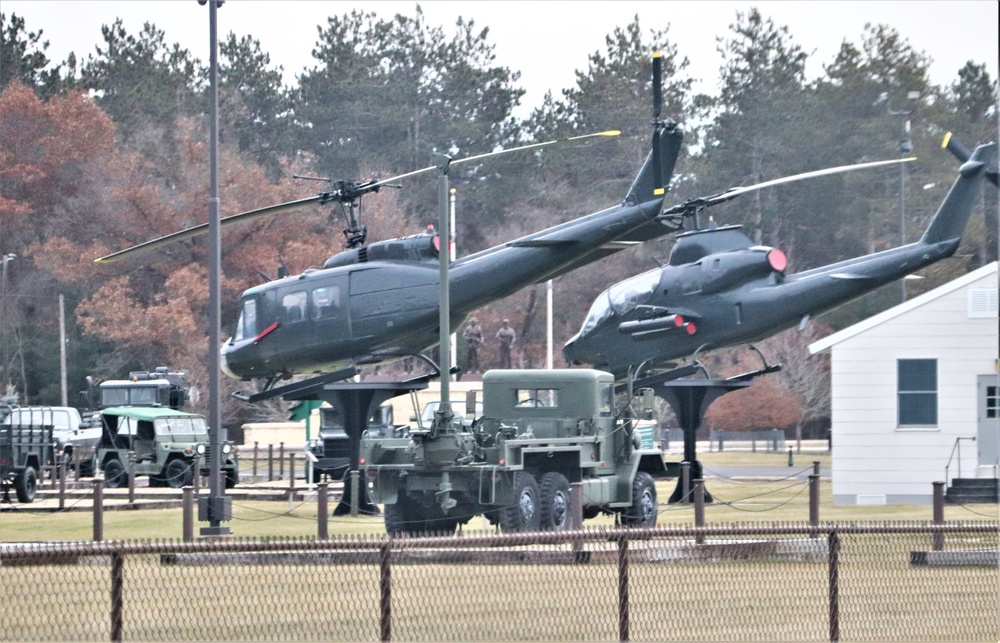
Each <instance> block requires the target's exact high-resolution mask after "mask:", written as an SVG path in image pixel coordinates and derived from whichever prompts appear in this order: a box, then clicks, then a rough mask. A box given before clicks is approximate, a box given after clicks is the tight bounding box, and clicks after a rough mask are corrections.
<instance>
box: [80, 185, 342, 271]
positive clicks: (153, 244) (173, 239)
mask: <svg viewBox="0 0 1000 643" xmlns="http://www.w3.org/2000/svg"><path fill="white" fill-rule="evenodd" d="M322 200H323V195H322V194H321V195H317V196H311V197H307V198H305V199H299V200H298V201H289V202H287V203H279V204H277V205H269V206H267V207H264V208H259V209H257V210H250V211H248V212H241V213H240V214H234V215H232V216H230V217H225V218H224V219H222V220H221V221H219V225H220V226H230V225H233V224H234V223H245V222H247V221H252V220H253V219H257V218H259V217H264V216H269V215H272V214H278V213H279V212H284V211H285V210H294V209H297V208H301V207H303V206H306V205H309V204H311V203H318V202H321V201H322ZM207 232H208V224H207V223H202V224H200V225H196V226H192V227H190V228H186V229H184V230H178V231H177V232H173V233H171V234H168V235H165V236H162V237H159V238H158V239H153V240H151V241H146V242H145V243H140V244H139V245H136V246H132V247H131V248H125V249H124V250H119V251H118V252H113V253H111V254H109V255H105V256H103V257H99V258H97V259H94V263H114V262H116V261H121V260H122V259H125V258H127V257H134V256H136V255H140V254H143V253H146V252H150V251H151V250H156V249H158V248H162V247H163V246H166V245H169V244H171V243H177V242H178V241H184V240H186V239H191V238H193V237H197V236H199V235H202V234H206V233H207Z"/></svg>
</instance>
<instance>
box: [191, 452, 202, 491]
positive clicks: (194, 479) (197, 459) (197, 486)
mask: <svg viewBox="0 0 1000 643" xmlns="http://www.w3.org/2000/svg"><path fill="white" fill-rule="evenodd" d="M191 466H192V467H193V468H194V471H193V472H192V473H193V474H194V475H192V476H191V484H192V485H193V486H194V495H196V496H197V495H200V494H201V456H200V455H198V454H197V453H195V454H194V460H192V461H191Z"/></svg>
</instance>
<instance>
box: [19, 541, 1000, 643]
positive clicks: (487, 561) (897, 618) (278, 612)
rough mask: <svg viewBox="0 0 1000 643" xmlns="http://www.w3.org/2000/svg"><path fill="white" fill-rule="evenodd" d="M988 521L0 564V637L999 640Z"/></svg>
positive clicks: (71, 556) (133, 551)
mask: <svg viewBox="0 0 1000 643" xmlns="http://www.w3.org/2000/svg"><path fill="white" fill-rule="evenodd" d="M998 535H1000V526H998V524H997V523H995V522H990V523H967V524H945V525H933V524H928V523H905V524H904V523H894V524H879V525H872V524H865V525H832V524H830V525H822V526H814V525H761V524H740V525H729V526H713V527H701V528H694V527H660V528H655V529H648V530H645V529H643V530H640V529H614V528H609V529H601V530H582V531H573V532H547V533H537V534H516V535H501V534H497V535H488V536H462V535H459V536H457V537H448V538H443V537H442V538H414V539H389V538H386V537H381V538H374V537H367V538H359V539H353V540H317V539H308V540H240V539H221V540H203V541H199V542H137V541H116V542H82V543H61V544H33V545H9V546H7V547H5V548H3V549H2V550H0V574H2V579H3V582H2V584H0V587H2V589H0V593H2V597H3V598H2V600H3V606H4V608H3V611H2V613H0V640H5V641H14V640H64V641H75V640H112V641H118V640H129V641H142V640H155V641H163V640H171V641H181V640H198V641H211V640H268V641H273V640H296V641H306V640H347V641H363V640H384V641H388V640H392V639H395V640H407V641H421V640H431V641H473V640H485V641H499V640H504V641H517V640H574V641H601V640H616V639H617V640H655V641H672V640H675V641H699V640H704V641H715V640H766V641H780V640H791V641H809V640H817V641H818V640H864V641H876V640H895V641H920V640H926V641H941V640H952V641H957V640H966V641H987V640H989V641H996V640H998V639H1000V610H998V589H1000V564H998V562H1000V561H998V553H997V552H998Z"/></svg>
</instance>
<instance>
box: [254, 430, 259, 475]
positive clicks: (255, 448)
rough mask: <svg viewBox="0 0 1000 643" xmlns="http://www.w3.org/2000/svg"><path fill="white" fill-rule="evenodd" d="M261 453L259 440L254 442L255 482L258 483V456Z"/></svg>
mask: <svg viewBox="0 0 1000 643" xmlns="http://www.w3.org/2000/svg"><path fill="white" fill-rule="evenodd" d="M259 452H260V445H259V443H258V441H257V440H254V441H253V481H254V482H257V455H258V454H259Z"/></svg>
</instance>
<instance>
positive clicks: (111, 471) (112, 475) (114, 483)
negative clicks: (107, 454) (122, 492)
mask: <svg viewBox="0 0 1000 643" xmlns="http://www.w3.org/2000/svg"><path fill="white" fill-rule="evenodd" d="M126 484H128V474H127V473H125V465H123V464H122V461H121V460H119V459H117V458H115V459H113V460H108V461H107V463H106V464H105V465H104V486H105V487H108V488H109V489H117V488H118V487H121V486H122V485H126Z"/></svg>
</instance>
